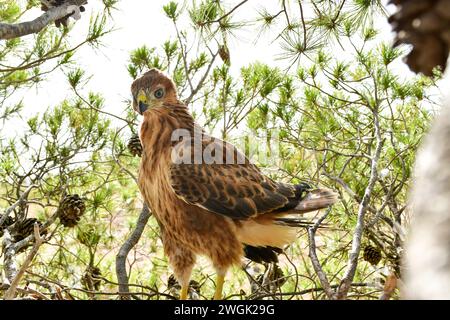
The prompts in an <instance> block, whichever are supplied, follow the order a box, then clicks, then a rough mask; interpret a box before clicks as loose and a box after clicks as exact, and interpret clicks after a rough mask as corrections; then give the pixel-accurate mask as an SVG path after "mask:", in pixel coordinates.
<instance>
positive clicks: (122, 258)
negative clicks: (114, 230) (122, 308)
mask: <svg viewBox="0 0 450 320" xmlns="http://www.w3.org/2000/svg"><path fill="white" fill-rule="evenodd" d="M150 216H151V213H150V210H149V209H148V206H147V205H146V204H144V206H143V207H142V211H141V214H140V215H139V218H138V221H137V224H136V228H135V229H134V231H133V233H132V234H131V235H130V237H129V238H128V239H127V240H126V241H125V242H124V244H123V245H122V247H120V250H119V253H118V254H117V256H116V274H117V281H118V282H119V294H120V295H121V298H122V299H129V298H130V297H129V292H130V291H129V286H128V274H127V267H126V262H127V256H128V253H129V252H130V251H131V249H132V248H133V247H134V246H135V245H136V244H137V243H138V241H139V239H140V238H141V236H142V233H143V232H144V228H145V226H146V224H147V222H148V219H149V218H150Z"/></svg>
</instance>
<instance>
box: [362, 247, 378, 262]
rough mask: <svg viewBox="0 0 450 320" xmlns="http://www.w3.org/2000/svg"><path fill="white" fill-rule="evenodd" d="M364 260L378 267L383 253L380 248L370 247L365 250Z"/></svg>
mask: <svg viewBox="0 0 450 320" xmlns="http://www.w3.org/2000/svg"><path fill="white" fill-rule="evenodd" d="M363 258H364V260H365V261H367V262H369V263H370V264H372V265H374V266H376V265H377V264H378V262H380V260H381V252H380V250H379V249H378V248H375V247H373V246H370V245H369V246H366V247H365V248H364V253H363Z"/></svg>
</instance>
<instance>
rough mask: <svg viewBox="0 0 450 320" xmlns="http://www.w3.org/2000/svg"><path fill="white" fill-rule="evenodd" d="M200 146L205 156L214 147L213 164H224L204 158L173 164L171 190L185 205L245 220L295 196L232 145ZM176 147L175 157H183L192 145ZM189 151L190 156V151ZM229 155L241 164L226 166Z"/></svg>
mask: <svg viewBox="0 0 450 320" xmlns="http://www.w3.org/2000/svg"><path fill="white" fill-rule="evenodd" d="M217 144H219V146H218V145H217ZM220 144H223V145H222V146H223V149H222V150H223V152H222V154H219V153H220V152H219V151H220V147H221V146H220ZM201 146H202V148H201V150H202V151H203V152H204V151H205V150H206V151H208V153H211V152H210V151H211V150H212V149H213V148H215V147H216V148H217V149H215V153H213V154H214V155H215V156H217V158H216V160H218V159H220V158H221V157H222V158H223V160H224V161H223V162H225V163H223V164H222V163H217V162H220V161H214V162H213V161H211V159H208V158H207V157H206V158H205V157H203V163H198V162H197V163H172V165H171V167H170V180H171V185H172V188H173V190H174V191H175V193H176V194H177V195H178V197H180V198H181V199H183V200H184V201H186V202H187V203H190V204H194V205H197V206H200V207H202V208H204V209H206V210H208V211H211V212H214V213H217V214H222V215H225V216H228V217H230V218H233V219H247V218H250V217H253V216H256V215H258V214H262V213H266V212H270V211H273V210H276V209H278V208H281V207H283V206H285V205H286V204H287V203H288V202H289V198H290V197H293V196H294V194H295V190H294V188H293V187H292V186H291V185H288V184H282V183H277V182H275V181H273V180H271V179H270V178H268V177H266V176H265V175H263V174H262V173H261V172H260V171H259V169H258V168H257V167H256V166H255V165H253V164H251V163H250V162H249V161H248V159H246V158H245V157H244V156H243V155H242V154H241V153H240V152H239V151H237V150H236V148H234V146H232V145H231V144H228V143H226V142H222V141H221V140H220V139H216V140H214V141H213V142H211V141H210V140H208V139H203V142H202V144H201ZM177 147H178V149H177V151H176V152H177V154H179V155H181V154H183V152H184V155H185V156H186V154H189V151H187V148H189V147H192V145H191V143H184V144H183V143H179V144H178V145H177ZM208 148H209V149H208ZM190 151H191V153H192V154H193V152H192V148H191V149H190ZM196 154H197V155H198V152H197V153H196ZM204 155H205V153H204ZM230 155H233V156H234V157H235V159H237V158H238V157H240V158H238V159H240V160H241V161H240V162H239V163H240V164H239V163H238V164H236V163H232V164H229V162H226V161H225V160H227V157H230ZM228 159H230V158H228ZM242 159H243V161H242ZM185 160H186V159H185ZM197 160H198V159H197ZM175 162H179V161H175ZM185 162H189V161H185ZM205 162H207V163H205ZM208 162H209V163H210V164H208ZM211 162H212V163H211ZM242 162H243V163H242Z"/></svg>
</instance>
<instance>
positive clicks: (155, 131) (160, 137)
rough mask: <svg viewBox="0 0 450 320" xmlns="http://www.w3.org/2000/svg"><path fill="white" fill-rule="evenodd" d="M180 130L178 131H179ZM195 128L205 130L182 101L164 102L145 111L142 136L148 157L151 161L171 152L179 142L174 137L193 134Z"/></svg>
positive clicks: (141, 130)
mask: <svg viewBox="0 0 450 320" xmlns="http://www.w3.org/2000/svg"><path fill="white" fill-rule="evenodd" d="M177 130H178V131H177ZM195 130H200V132H203V130H202V129H201V128H200V127H199V126H198V125H197V124H196V123H195V121H194V118H193V117H192V115H191V114H190V113H189V110H188V108H187V107H186V105H184V104H183V103H181V102H178V103H170V104H168V103H164V104H163V105H162V106H158V107H154V108H151V109H150V110H149V111H147V112H145V113H144V120H143V122H142V124H141V129H140V138H141V141H142V144H143V149H144V153H145V156H146V158H148V160H149V161H151V159H154V158H158V159H159V158H160V157H161V156H164V155H166V153H167V154H169V153H170V150H171V148H172V147H173V145H174V144H176V143H177V142H178V140H177V141H173V140H174V137H175V138H176V137H178V136H180V134H181V136H185V135H186V134H188V135H190V136H193V135H194V132H198V131H195Z"/></svg>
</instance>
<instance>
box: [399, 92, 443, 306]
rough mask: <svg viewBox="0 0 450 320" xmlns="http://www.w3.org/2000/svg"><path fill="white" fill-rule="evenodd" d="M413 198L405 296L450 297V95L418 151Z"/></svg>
mask: <svg viewBox="0 0 450 320" xmlns="http://www.w3.org/2000/svg"><path fill="white" fill-rule="evenodd" d="M411 200H412V207H413V214H414V217H413V222H412V225H411V230H410V234H409V237H408V238H409V239H408V241H407V245H406V249H405V250H406V259H405V261H404V263H405V279H404V280H405V285H404V288H403V290H402V292H403V297H404V298H407V299H450V97H448V98H447V103H446V105H445V106H444V107H443V109H442V111H441V114H440V115H438V116H437V118H436V121H435V123H434V125H433V126H432V129H431V131H430V133H429V135H428V136H427V137H426V139H425V142H424V145H423V147H422V150H421V151H420V153H419V155H418V158H417V163H416V179H415V184H414V187H413V191H412V193H411Z"/></svg>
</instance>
